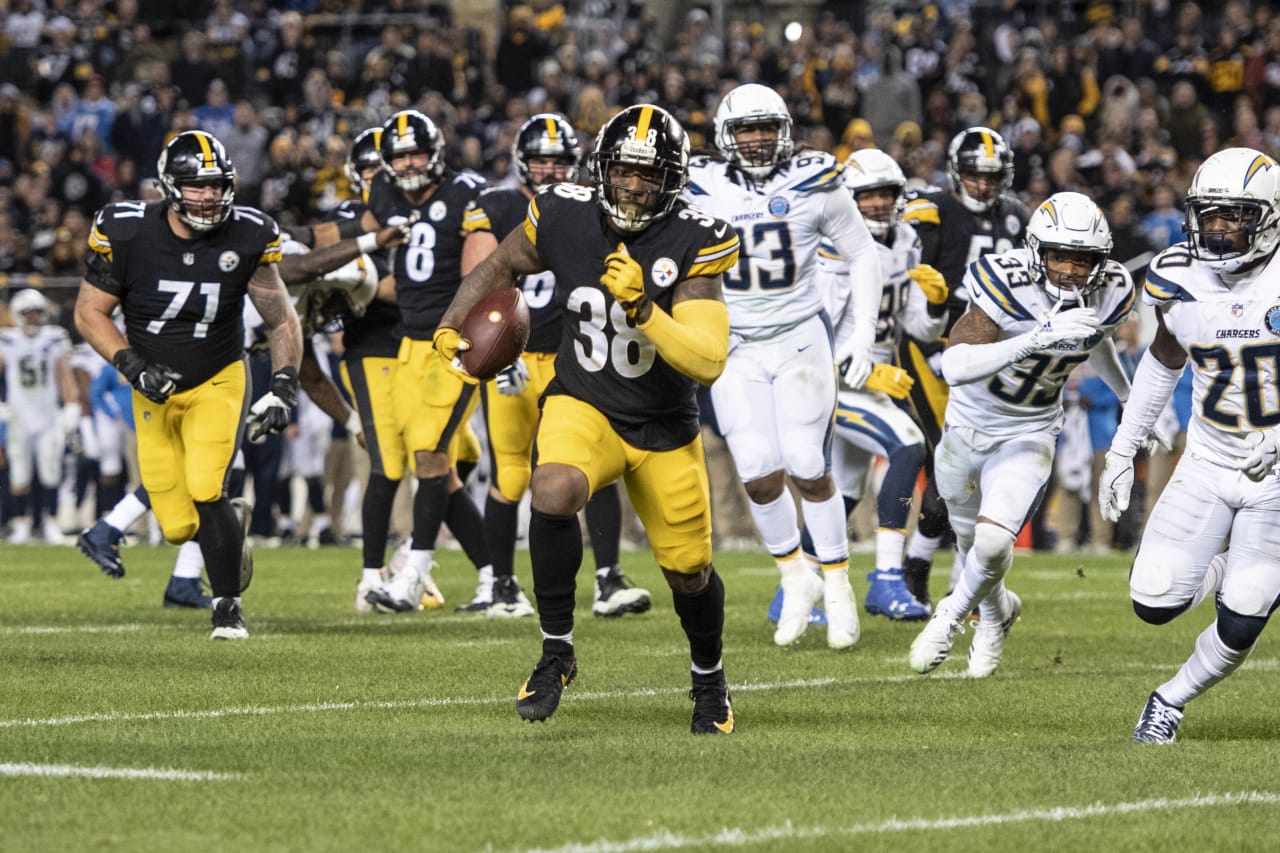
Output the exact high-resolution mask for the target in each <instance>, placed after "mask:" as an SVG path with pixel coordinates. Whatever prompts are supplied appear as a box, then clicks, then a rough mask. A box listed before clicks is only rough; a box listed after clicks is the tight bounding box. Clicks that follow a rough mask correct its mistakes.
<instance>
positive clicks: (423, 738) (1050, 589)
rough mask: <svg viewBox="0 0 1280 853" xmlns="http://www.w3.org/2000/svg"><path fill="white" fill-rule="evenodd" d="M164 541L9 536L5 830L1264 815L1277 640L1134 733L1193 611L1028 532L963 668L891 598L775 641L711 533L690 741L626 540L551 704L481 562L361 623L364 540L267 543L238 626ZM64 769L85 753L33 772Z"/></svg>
mask: <svg viewBox="0 0 1280 853" xmlns="http://www.w3.org/2000/svg"><path fill="white" fill-rule="evenodd" d="M173 555H174V551H173V550H172V549H152V548H147V547H141V546H140V547H133V548H128V549H126V550H125V551H124V557H125V562H126V565H127V567H128V575H127V576H126V577H125V578H124V579H123V580H120V581H111V580H108V579H107V578H105V577H104V576H102V575H101V574H100V573H99V572H98V571H97V570H96V569H94V568H93V567H92V566H91V565H90V564H89V563H88V562H87V561H85V560H84V558H82V557H81V556H80V555H79V554H78V553H77V552H76V551H75V550H74V549H73V548H53V547H34V546H33V547H23V548H19V547H9V546H0V579H2V581H3V589H4V592H5V596H4V610H3V617H2V618H0V647H2V648H3V655H2V656H0V660H2V661H3V663H2V664H0V804H2V805H0V850H5V851H7V850H14V851H43V850H56V851H71V850H128V851H151V850H156V851H160V850H163V851H172V850H208V849H223V850H240V851H260V850H261V851H277V850H278V851H295V850H296V851H325V850H361V849H365V850H448V851H453V850H460V851H466V850H493V851H508V850H527V849H544V850H560V851H570V850H574V851H590V850H598V851H630V850H665V849H681V850H714V849H758V850H779V849H785V850H801V851H808V850H812V851H818V850H822V851H826V850H835V849H840V850H846V849H859V850H876V849H894V850H900V849H903V848H904V847H907V846H910V847H913V848H916V849H925V850H930V851H933V850H957V851H958V850H964V851H973V850H982V851H1005V850H1008V851H1015V850H1016V851H1025V850H1033V849H1054V850H1086V849H1094V850H1125V851H1130V850H1152V851H1166V850H1170V849H1179V850H1232V851H1241V850H1269V849H1274V839H1275V837H1276V835H1277V834H1280V771H1277V767H1280V721H1278V720H1277V716H1276V712H1275V709H1276V707H1277V706H1280V682H1278V681H1277V678H1276V669H1277V657H1276V654H1275V651H1274V649H1275V644H1274V640H1272V639H1271V638H1269V637H1268V636H1267V635H1265V634H1264V636H1263V639H1262V641H1261V642H1260V644H1259V647H1258V648H1257V649H1256V650H1255V653H1254V657H1253V659H1252V660H1251V661H1250V662H1249V663H1248V664H1247V665H1246V666H1245V668H1244V669H1242V670H1241V671H1240V672H1239V673H1237V674H1236V675H1235V676H1234V677H1232V678H1230V679H1229V680H1227V681H1226V682H1224V683H1222V684H1220V685H1218V686H1217V687H1216V688H1214V689H1213V690H1212V691H1211V692H1210V693H1209V694H1207V695H1206V696H1204V697H1202V698H1201V699H1199V700H1197V701H1196V702H1195V703H1193V704H1192V705H1191V706H1189V707H1188V709H1187V717H1186V719H1185V721H1184V723H1183V729H1182V735H1181V737H1180V740H1179V742H1178V743H1177V744H1176V745H1174V746H1171V747H1146V746H1138V745H1135V744H1133V743H1131V742H1130V740H1129V738H1130V734H1131V732H1132V729H1133V724H1134V722H1135V720H1136V718H1137V715H1138V712H1139V711H1140V710H1141V707H1142V705H1143V703H1144V701H1145V699H1146V697H1147V694H1148V693H1149V692H1150V691H1151V690H1152V689H1153V688H1154V687H1155V686H1156V685H1158V684H1160V683H1161V682H1162V681H1164V680H1165V679H1166V678H1168V677H1169V676H1170V675H1171V674H1172V673H1173V672H1174V671H1175V670H1176V668H1177V667H1178V666H1179V665H1180V664H1181V663H1182V661H1183V660H1184V659H1185V657H1186V655H1187V653H1188V652H1189V650H1190V648H1191V643H1192V642H1193V640H1194V638H1195V636H1196V634H1197V633H1198V632H1199V631H1201V630H1202V629H1203V628H1204V626H1205V625H1207V624H1208V623H1209V622H1210V621H1211V619H1212V613H1211V611H1210V609H1209V608H1207V607H1202V608H1200V609H1199V610H1197V611H1194V612H1192V613H1189V614H1186V615H1185V616H1183V617H1182V618H1181V619H1178V620H1176V621H1175V622H1174V623H1173V624H1171V625H1169V626H1165V627H1161V628H1154V627H1151V626H1147V625H1144V624H1142V623H1140V622H1139V621H1138V619H1137V618H1136V617H1135V616H1134V615H1133V614H1132V611H1131V610H1130V608H1129V604H1128V598H1127V595H1126V591H1127V586H1126V579H1125V578H1126V569H1127V558H1125V557H1123V556H1120V555H1117V556H1115V557H1101V558H1098V557H1091V558H1085V559H1081V558H1075V557H1064V556H1052V555H1041V554H1019V555H1018V557H1017V558H1016V559H1015V562H1014V567H1013V570H1012V573H1011V575H1010V578H1009V582H1010V586H1011V588H1013V589H1015V590H1016V591H1017V592H1018V593H1019V594H1020V595H1021V596H1022V600H1023V603H1024V607H1023V616H1022V621H1021V622H1020V623H1019V624H1018V625H1016V626H1015V627H1014V629H1013V632H1012V633H1011V634H1010V637H1009V641H1008V644H1007V646H1006V653H1005V658H1004V662H1003V663H1002V665H1001V667H1000V669H999V670H998V671H997V673H996V674H995V675H994V676H993V677H991V678H989V679H985V680H982V681H976V680H971V679H968V678H965V677H963V672H964V657H965V650H966V649H967V646H968V641H969V636H968V635H964V636H961V637H960V638H959V640H958V642H957V646H956V649H955V651H954V652H953V654H952V658H951V659H950V660H948V661H947V662H946V663H945V664H943V666H942V667H941V668H940V669H939V670H938V671H937V672H936V673H934V674H932V675H929V676H918V675H915V674H914V673H912V672H910V671H909V670H908V668H907V664H906V653H907V647H908V646H909V645H910V643H911V640H912V639H913V638H914V636H915V634H916V632H917V631H918V628H919V625H918V624H917V625H912V624H900V623H891V622H889V621H887V620H885V619H883V618H882V617H869V616H865V615H864V616H863V620H862V622H863V636H862V640H861V642H860V643H859V644H858V645H857V646H856V647H855V648H854V649H852V650H850V651H848V652H842V653H837V652H832V651H830V650H828V649H827V648H826V646H825V640H824V637H823V632H822V629H821V628H815V629H811V630H810V632H809V633H808V634H806V635H805V636H804V637H803V638H802V639H801V641H800V642H799V643H798V644H797V645H796V646H794V647H792V648H787V649H778V648H776V647H774V646H773V644H772V642H771V636H772V626H770V625H769V624H768V623H767V622H766V621H765V619H764V612H765V607H766V605H767V604H768V601H769V599H770V598H771V597H772V593H773V589H774V585H775V582H776V579H775V572H774V570H773V569H772V568H771V566H770V561H769V560H768V558H767V557H765V556H764V555H763V554H749V553H724V554H721V555H719V556H718V558H717V564H718V566H719V568H720V571H721V573H722V574H723V576H724V578H725V586H726V588H727V594H728V604H727V620H726V648H725V665H726V670H727V673H728V676H729V681H730V684H731V686H732V689H733V697H734V708H735V711H736V715H737V725H738V728H737V731H736V732H735V733H734V734H732V735H730V736H716V737H701V738H695V737H693V736H691V735H690V734H689V716H690V711H691V703H690V702H689V699H688V695H687V694H688V687H689V675H688V655H687V646H686V645H685V642H684V639H683V635H682V634H681V632H680V629H679V625H678V621H677V619H676V617H675V614H674V613H673V611H672V608H671V604H670V597H669V595H667V594H666V593H665V591H663V590H662V589H661V587H662V581H661V579H660V577H659V574H658V572H657V570H656V569H655V568H654V567H653V565H652V562H651V560H650V559H649V557H648V555H647V554H641V553H634V554H628V555H624V558H625V559H624V566H625V568H626V569H627V571H628V573H629V575H630V576H631V577H632V578H633V579H634V580H635V581H637V582H638V583H639V584H640V585H643V586H647V587H648V588H650V589H652V590H653V591H654V592H655V605H654V608H653V610H652V611H650V612H649V613H647V614H644V615H641V616H628V617H625V618H623V619H620V620H598V619H593V618H591V616H590V615H589V614H590V586H589V584H587V583H583V584H580V589H579V609H578V613H579V622H578V626H577V632H576V640H577V650H578V660H579V665H580V668H581V673H580V675H579V677H578V680H577V681H576V682H575V683H574V684H573V685H571V686H570V687H569V688H568V690H567V691H566V692H565V696H564V700H563V702H562V704H561V706H560V709H559V711H557V713H556V714H555V716H554V717H553V718H552V719H551V720H550V721H548V722H546V723H539V724H529V723H525V722H523V721H521V720H520V718H519V717H518V716H517V715H516V713H515V708H514V702H515V693H516V689H517V688H518V687H519V685H520V683H521V681H522V680H523V678H524V677H525V676H526V675H528V673H529V670H530V669H531V668H532V666H533V664H534V662H535V661H536V659H537V657H538V651H539V644H538V635H537V627H536V623H535V621H534V620H531V619H526V620H519V621H506V620H486V619H483V618H477V617H475V616H464V615H462V614H454V613H453V612H452V610H451V608H452V605H454V604H456V603H458V602H462V601H466V600H467V599H469V598H470V595H471V592H472V588H473V584H474V575H473V574H472V573H471V570H470V569H469V568H467V567H466V565H465V564H464V561H463V560H462V558H461V556H460V555H459V554H457V553H455V552H444V553H443V554H442V555H441V561H442V563H443V567H442V568H441V570H440V571H439V572H438V573H437V580H438V583H439V585H440V587H441V588H442V590H443V592H444V594H445V597H446V599H447V600H448V602H449V609H448V610H446V611H423V612H420V613H413V614H405V615H398V616H373V615H368V616H362V615H359V614H356V613H355V612H354V611H353V609H352V600H353V592H354V585H355V580H356V575H357V571H356V567H357V566H358V563H359V554H358V552H357V551H355V550H352V549H334V548H329V549H322V550H320V551H306V550H286V549H280V550H274V551H265V550H263V551H259V553H258V558H257V577H256V579H255V581H254V585H253V588H252V589H251V590H249V592H248V593H247V595H246V597H245V612H246V618H247V620H248V624H249V629H250V631H251V633H252V637H251V638H250V639H249V640H248V641H246V642H239V643H236V642H230V643H214V642H211V641H210V640H209V639H208V633H209V623H208V614H207V612H194V611H178V610H165V609H163V608H161V606H160V599H161V593H162V591H163V588H164V579H165V577H166V575H167V574H168V569H169V566H170V563H171V560H172V558H173ZM588 557H589V555H588ZM868 559H869V558H868V557H866V556H860V557H857V558H855V566H856V567H857V568H856V569H855V575H856V577H857V582H856V583H855V589H857V591H858V594H859V599H861V596H862V593H863V592H865V588H866V583H865V581H863V580H862V578H861V575H862V574H863V573H864V572H865V571H866V569H867V568H868V566H867V565H866V563H867V562H868ZM517 566H518V571H519V573H520V574H521V576H522V578H526V579H527V578H528V562H527V555H525V554H521V555H520V557H519V558H518V563H517ZM935 581H936V582H935V584H934V589H935V594H940V593H941V592H942V586H943V585H945V578H939V579H935ZM526 585H527V582H526ZM62 766H68V767H71V768H77V769H75V770H74V771H67V772H75V773H77V774H83V773H86V772H88V771H86V770H85V768H100V769H99V770H97V771H94V772H96V773H98V774H99V777H87V776H85V775H69V776H66V775H63V776H54V775H32V774H34V773H36V772H41V773H44V774H49V773H52V772H55V771H54V769H53V768H56V767H62ZM109 770H110V771H129V770H132V771H140V770H148V771H178V772H181V773H186V774H203V775H201V776H198V777H191V778H187V777H183V778H111V777H107V778H101V776H102V775H103V774H106V773H107V772H108V771H109Z"/></svg>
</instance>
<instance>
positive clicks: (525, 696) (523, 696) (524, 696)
mask: <svg viewBox="0 0 1280 853" xmlns="http://www.w3.org/2000/svg"><path fill="white" fill-rule="evenodd" d="M528 686H529V682H527V681H526V682H525V683H524V684H521V685H520V692H519V693H517V694H516V698H517V699H528V698H529V697H530V696H532V695H534V693H537V692H538V691H536V690H535V691H533V693H530V692H529V691H528V690H526V689H525V688H527V687H528Z"/></svg>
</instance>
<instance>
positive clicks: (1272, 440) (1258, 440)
mask: <svg viewBox="0 0 1280 853" xmlns="http://www.w3.org/2000/svg"><path fill="white" fill-rule="evenodd" d="M1255 436H1256V437H1255ZM1248 441H1249V443H1250V444H1251V445H1252V446H1253V452H1252V453H1250V454H1249V455H1248V456H1246V457H1245V458H1244V461H1243V462H1241V463H1240V464H1239V465H1237V466H1236V469H1237V470H1239V471H1241V472H1243V473H1244V475H1245V476H1246V477H1248V478H1249V479H1250V480H1253V481H1254V482H1255V483H1260V482H1262V481H1263V480H1264V479H1266V477H1267V475H1268V474H1270V473H1271V472H1272V470H1273V469H1274V468H1275V467H1276V462H1277V461H1280V433H1277V431H1276V430H1274V429H1268V430H1263V431H1262V432H1255V433H1252V434H1251V435H1250V436H1249V437H1248Z"/></svg>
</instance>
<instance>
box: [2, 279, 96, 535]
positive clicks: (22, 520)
mask: <svg viewBox="0 0 1280 853" xmlns="http://www.w3.org/2000/svg"><path fill="white" fill-rule="evenodd" d="M9 311H10V313H11V314H12V315H13V319H14V321H15V322H16V323H17V325H16V327H14V328H10V329H5V328H0V369H3V370H4V379H5V388H6V389H7V393H8V404H7V406H8V410H9V429H8V432H7V433H6V439H5V450H6V453H7V455H8V458H9V491H10V495H11V496H12V500H13V518H12V519H11V522H10V528H9V543H10V544H12V545H25V544H27V543H28V542H30V541H31V524H32V521H31V517H32V509H33V507H32V504H31V486H32V482H33V480H34V482H35V483H36V485H37V486H38V487H39V488H37V489H36V499H37V500H39V501H40V502H41V503H40V508H41V510H42V511H43V518H44V520H43V521H42V522H41V526H42V530H41V534H42V537H43V539H44V541H45V542H47V543H48V544H50V545H61V544H63V543H62V531H61V530H60V529H59V528H58V522H57V519H56V516H57V506H58V484H59V483H61V482H62V451H63V448H64V447H66V441H67V437H68V434H69V432H74V431H75V430H76V428H77V427H78V425H79V423H80V403H79V399H80V395H79V391H78V390H77V387H76V382H75V379H74V378H73V377H72V375H71V364H70V357H71V336H70V335H68V334H67V330H66V329H64V328H62V327H61V326H59V325H57V324H54V323H50V322H49V302H48V300H46V299H45V297H44V294H43V293H41V292H40V291H38V290H32V289H30V288H27V289H25V290H19V291H18V292H17V293H15V294H14V295H13V298H12V299H11V300H10V301H9Z"/></svg>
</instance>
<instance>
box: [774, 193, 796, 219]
mask: <svg viewBox="0 0 1280 853" xmlns="http://www.w3.org/2000/svg"><path fill="white" fill-rule="evenodd" d="M790 209H791V204H790V202H788V201H787V200H786V199H785V198H783V197H782V196H780V195H775V196H774V197H773V198H771V199H769V212H770V213H772V214H773V215H774V216H776V217H778V218H779V219H781V218H782V217H784V216H786V215H787V211H788V210H790Z"/></svg>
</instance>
